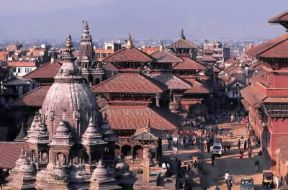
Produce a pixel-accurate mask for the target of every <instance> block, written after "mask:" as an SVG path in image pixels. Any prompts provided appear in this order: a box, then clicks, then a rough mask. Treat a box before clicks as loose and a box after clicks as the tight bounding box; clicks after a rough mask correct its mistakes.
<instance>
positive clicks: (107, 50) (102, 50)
mask: <svg viewBox="0 0 288 190" xmlns="http://www.w3.org/2000/svg"><path fill="white" fill-rule="evenodd" d="M95 53H114V50H113V49H104V48H97V49H95Z"/></svg>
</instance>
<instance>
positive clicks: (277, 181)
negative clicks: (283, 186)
mask: <svg viewBox="0 0 288 190" xmlns="http://www.w3.org/2000/svg"><path fill="white" fill-rule="evenodd" d="M274 181H275V182H274V183H275V186H276V189H279V186H280V179H279V176H276V177H275V179H274Z"/></svg>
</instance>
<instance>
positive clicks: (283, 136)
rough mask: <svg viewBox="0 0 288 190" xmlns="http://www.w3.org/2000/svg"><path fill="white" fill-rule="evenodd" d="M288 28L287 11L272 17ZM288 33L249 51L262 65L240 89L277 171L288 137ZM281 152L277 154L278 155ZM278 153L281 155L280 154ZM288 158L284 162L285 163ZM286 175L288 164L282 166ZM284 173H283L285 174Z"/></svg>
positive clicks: (262, 143) (271, 21)
mask: <svg viewBox="0 0 288 190" xmlns="http://www.w3.org/2000/svg"><path fill="white" fill-rule="evenodd" d="M269 22H270V23H276V24H281V25H282V26H284V27H285V28H286V29H288V27H287V26H288V13H287V12H285V13H283V14H281V15H278V16H276V17H274V18H272V19H271V20H269ZM287 52H288V34H287V33H286V34H283V35H281V36H279V37H277V38H275V39H272V40H270V41H267V42H265V43H263V44H260V45H257V46H256V47H254V48H252V49H250V50H249V51H248V52H247V54H248V55H249V56H251V57H253V58H254V62H255V61H257V62H258V63H259V66H258V67H257V68H258V69H257V71H256V72H254V76H253V77H252V79H251V80H250V81H251V85H250V86H248V87H246V88H244V89H243V90H241V95H242V96H243V98H244V100H243V101H242V103H243V105H244V106H245V108H246V109H247V111H248V113H249V124H250V126H251V128H252V129H253V131H254V132H255V135H256V136H257V137H258V139H259V140H260V142H261V145H262V149H263V152H267V153H268V154H267V156H269V157H270V158H271V160H272V161H276V162H277V167H275V162H273V168H274V171H276V172H277V173H278V174H279V173H280V168H281V167H280V165H279V163H280V160H281V159H282V161H283V159H284V160H285V158H287V151H286V150H287V143H286V141H287V137H288V128H287V124H288V83H287V82H286V81H287V75H288V53H287ZM277 155H278V156H277ZM279 155H281V156H280V157H279ZM287 161H288V160H285V161H284V164H285V163H287ZM282 166H283V167H282V168H284V170H285V171H286V173H285V175H283V176H286V175H287V171H288V170H287V164H286V165H282ZM282 174H283V173H282Z"/></svg>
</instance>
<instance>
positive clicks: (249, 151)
mask: <svg viewBox="0 0 288 190" xmlns="http://www.w3.org/2000/svg"><path fill="white" fill-rule="evenodd" d="M248 157H249V159H251V157H252V148H251V147H250V148H249V150H248Z"/></svg>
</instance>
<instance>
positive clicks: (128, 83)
mask: <svg viewBox="0 0 288 190" xmlns="http://www.w3.org/2000/svg"><path fill="white" fill-rule="evenodd" d="M166 90H167V88H166V86H164V85H163V84H161V83H159V82H157V81H155V80H152V79H150V78H149V77H147V76H145V75H143V74H140V73H119V74H116V75H114V76H113V77H111V78H109V79H107V80H105V81H103V82H102V83H100V84H98V85H96V86H93V87H92V91H93V92H94V93H130V94H158V93H162V92H164V91H166Z"/></svg>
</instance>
